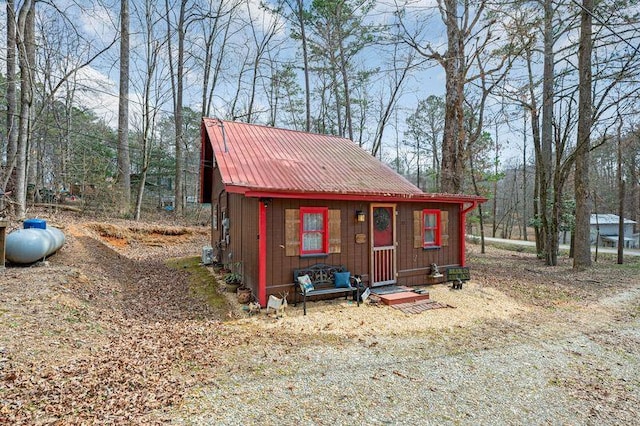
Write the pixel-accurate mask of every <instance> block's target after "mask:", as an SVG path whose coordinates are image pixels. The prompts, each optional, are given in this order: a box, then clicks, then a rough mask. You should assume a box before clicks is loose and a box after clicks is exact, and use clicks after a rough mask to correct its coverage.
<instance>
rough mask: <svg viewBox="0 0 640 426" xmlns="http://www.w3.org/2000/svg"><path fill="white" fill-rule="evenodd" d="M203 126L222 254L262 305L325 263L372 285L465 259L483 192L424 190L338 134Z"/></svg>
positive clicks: (205, 177)
mask: <svg viewBox="0 0 640 426" xmlns="http://www.w3.org/2000/svg"><path fill="white" fill-rule="evenodd" d="M201 135H202V150H201V170H200V179H201V186H200V188H201V193H200V198H201V200H200V201H201V202H206V203H211V215H212V221H211V224H212V225H211V242H212V247H214V257H215V258H216V259H217V261H218V262H221V263H223V264H233V263H237V262H240V265H241V273H242V275H243V277H244V282H245V284H246V285H247V286H249V287H250V288H251V289H252V291H253V293H254V295H256V297H257V298H258V301H259V302H260V304H261V305H262V306H265V305H266V301H267V298H268V296H269V295H270V294H273V295H279V294H281V293H283V292H285V291H286V292H289V294H292V293H293V291H294V285H293V270H294V269H297V268H304V267H308V266H311V265H313V264H316V263H325V264H330V265H343V266H345V267H346V268H347V269H348V270H349V271H350V272H351V273H352V274H358V275H361V276H362V279H363V283H364V284H365V285H367V286H382V285H387V284H394V283H397V284H403V285H410V286H411V285H422V284H428V283H433V282H434V281H433V278H430V277H429V274H430V271H431V264H436V265H438V267H439V268H440V267H442V268H446V267H448V266H464V265H465V240H464V230H465V216H466V214H467V213H468V212H469V211H470V210H472V209H473V208H475V207H476V206H477V205H478V203H480V202H483V201H485V200H484V199H483V198H481V197H476V196H468V195H460V194H455V195H454V194H429V193H424V192H422V191H421V190H420V189H419V188H417V187H416V186H414V185H413V184H411V183H410V182H409V181H408V180H406V179H405V178H403V177H402V176H400V175H398V174H397V173H396V172H394V171H393V170H392V169H391V168H390V167H388V166H386V165H385V164H383V163H382V162H380V161H379V160H377V159H376V158H374V157H373V156H371V154H369V153H368V152H366V151H365V150H363V149H362V148H360V147H358V145H356V144H355V143H353V142H352V141H350V140H348V139H344V138H340V137H337V136H331V135H319V134H310V133H304V132H299V131H293V130H286V129H278V128H273V127H266V126H261V125H255V124H246V123H238V122H231V121H223V120H219V119H212V118H204V119H203V121H202V133H201Z"/></svg>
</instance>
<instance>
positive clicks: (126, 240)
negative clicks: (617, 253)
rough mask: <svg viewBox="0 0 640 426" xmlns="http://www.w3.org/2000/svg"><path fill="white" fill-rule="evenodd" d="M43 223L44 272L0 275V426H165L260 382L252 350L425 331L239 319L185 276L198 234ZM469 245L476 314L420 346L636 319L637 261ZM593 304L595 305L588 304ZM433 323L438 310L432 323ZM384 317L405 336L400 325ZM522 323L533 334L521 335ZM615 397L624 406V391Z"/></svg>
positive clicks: (454, 346)
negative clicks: (58, 243)
mask: <svg viewBox="0 0 640 426" xmlns="http://www.w3.org/2000/svg"><path fill="white" fill-rule="evenodd" d="M49 224H51V225H53V226H56V227H59V228H60V229H62V230H63V231H64V232H65V235H66V237H67V242H66V244H65V246H64V247H63V248H62V249H61V250H60V251H59V253H57V254H56V255H54V256H52V257H51V258H50V259H49V261H48V262H47V264H45V265H40V266H29V267H15V266H9V267H8V268H7V269H6V270H5V272H4V273H3V275H1V276H0V424H2V423H6V424H157V423H161V422H165V421H171V420H175V419H176V416H178V417H180V416H184V415H185V414H184V413H189V412H190V410H192V409H193V407H192V405H191V403H190V402H189V401H193V395H194V394H195V393H197V390H198V389H204V388H208V387H211V388H215V387H216V386H218V385H217V384H216V381H217V380H220V378H221V377H227V376H233V375H234V374H236V373H238V374H243V375H247V374H248V375H249V376H252V375H253V374H255V380H259V378H260V376H261V374H262V375H264V373H259V372H258V371H257V370H255V369H256V368H258V367H256V366H255V365H253V366H252V365H250V364H247V363H245V362H243V361H244V360H245V359H246V358H247V356H248V355H247V354H251V356H254V355H256V353H255V351H256V349H255V348H259V349H258V350H257V351H258V352H257V354H258V355H259V356H261V357H263V358H264V359H265V360H267V361H268V360H272V361H270V362H273V363H276V362H277V358H278V357H279V356H280V357H282V356H284V357H287V356H288V355H287V354H289V353H290V351H291V350H292V349H290V348H292V347H296V351H299V350H303V349H304V348H306V347H323V348H325V349H326V350H329V348H332V347H334V346H336V345H339V346H340V347H341V348H343V347H344V345H348V344H354V345H362V344H365V345H367V347H375V346H376V345H377V344H378V342H380V341H384V342H385V345H387V346H386V347H387V348H389V349H388V350H392V349H391V348H392V347H393V345H394V344H396V343H397V344H400V343H399V342H400V341H401V339H402V336H403V335H405V334H406V335H407V336H409V335H416V333H418V334H420V333H424V330H422V331H419V330H411V329H408V328H407V329H406V330H405V329H402V328H401V327H400V326H398V327H396V328H395V329H394V331H393V332H391V331H389V332H387V331H385V329H384V327H382V325H381V326H380V327H378V328H375V327H371V328H370V329H369V331H368V332H367V333H368V334H354V333H353V332H352V331H350V330H352V329H353V328H354V324H357V325H358V327H357V328H359V329H363V328H364V327H363V326H364V325H365V324H366V323H367V315H369V316H370V312H371V309H375V308H368V309H370V310H369V311H366V310H364V309H361V310H349V315H362V318H355V319H353V318H351V317H349V318H350V322H348V323H347V322H346V321H345V322H344V323H345V326H346V327H348V329H346V331H345V333H344V334H339V333H338V334H335V333H334V332H335V330H334V329H335V328H340V327H341V326H342V325H340V324H338V325H336V324H335V322H336V321H335V319H336V318H340V317H339V315H341V314H342V311H345V310H348V309H344V308H343V307H342V306H341V305H331V304H327V305H325V304H324V303H314V306H313V307H312V308H311V309H312V310H313V312H311V313H310V315H309V316H308V317H307V318H305V319H304V321H305V322H302V319H301V318H302V317H301V316H300V315H299V312H298V311H296V310H293V309H292V311H291V317H290V318H289V319H285V320H275V319H269V318H268V317H265V316H264V314H261V316H259V317H257V318H250V319H249V318H246V319H243V317H244V316H245V314H243V312H242V310H240V309H239V308H238V306H237V305H234V304H232V303H229V302H228V299H226V298H225V297H223V295H222V294H220V293H219V291H218V290H219V289H218V286H217V284H216V283H215V282H214V280H213V279H210V280H204V281H203V280H202V279H200V281H198V279H197V276H198V274H199V273H198V272H195V271H196V270H197V269H198V266H197V261H196V262H195V265H194V261H193V257H194V256H198V255H199V253H200V250H201V248H202V247H203V246H204V245H207V243H208V238H209V237H208V235H209V234H208V231H209V230H208V228H207V227H200V226H173V225H160V224H138V223H131V222H124V221H122V222H118V221H109V222H96V221H93V222H87V221H82V220H78V219H74V218H59V217H58V218H57V217H50V218H49ZM470 250H471V253H470V262H469V263H470V266H471V267H472V271H473V277H474V281H476V282H477V286H478V288H477V294H480V295H482V296H483V302H485V303H486V307H485V308H483V309H486V311H487V312H488V314H487V316H486V318H484V319H483V317H478V316H476V317H473V321H472V322H468V323H466V324H468V326H465V327H459V328H456V329H449V328H444V327H442V328H441V329H440V330H439V331H434V330H435V328H433V327H436V326H435V325H434V324H431V327H432V329H431V331H430V332H429V333H428V334H427V333H424V336H423V337H424V339H425V341H429V342H430V344H431V345H432V346H431V348H432V351H433V353H442V354H443V355H446V354H454V353H460V352H464V351H465V350H477V349H478V348H485V347H488V346H493V347H499V345H500V342H501V341H504V340H508V339H512V338H513V339H515V338H517V339H524V340H526V339H527V338H531V339H539V338H541V336H543V335H549V334H554V335H557V334H558V333H562V326H561V325H559V324H558V323H559V322H561V321H567V323H570V324H572V325H571V326H572V327H581V326H582V325H584V326H585V327H587V324H596V325H597V324H598V321H599V319H598V318H599V316H601V317H602V319H601V321H602V323H603V324H604V323H606V322H607V321H610V320H611V312H612V311H615V313H614V315H613V316H614V317H615V320H616V321H629V320H633V319H635V318H637V315H638V314H640V310H639V309H638V303H637V296H638V295H637V292H638V288H640V279H639V275H640V274H639V271H640V269H639V267H638V265H637V264H631V265H629V264H627V265H622V266H618V265H614V264H613V262H612V261H610V260H606V259H605V260H604V261H602V262H601V263H599V265H598V266H597V267H594V268H592V269H591V270H589V271H586V272H581V273H576V272H573V271H572V270H571V267H570V263H569V262H568V261H567V260H562V262H563V264H562V265H561V266H559V267H555V268H549V267H546V266H543V265H542V264H541V263H540V262H539V261H537V260H536V259H535V257H534V256H532V255H528V254H524V253H513V252H507V251H499V250H490V251H489V253H488V254H485V255H480V254H478V253H476V251H477V247H474V246H471V248H470ZM185 258H187V259H186V260H185ZM188 258H191V259H188ZM170 259H174V260H171V261H170ZM175 259H182V260H175ZM200 269H203V268H202V267H200ZM205 269H206V268H205ZM207 273H209V271H207ZM194 278H195V280H194ZM462 294H463V293H460V295H461V296H460V297H462ZM506 298H508V299H509V300H511V301H513V303H514V304H517V305H518V306H520V307H522V309H515V310H511V311H508V312H507V313H506V314H504V315H502V316H492V315H490V311H491V310H492V309H493V310H495V311H496V312H498V311H501V309H502V310H503V311H504V309H503V308H504V306H501V301H502V303H503V304H504V301H505V300H507V299H506ZM492 303H493V304H492ZM607 303H608V304H609V305H607ZM594 304H598V307H597V309H591V306H592V305H594ZM325 306H326V307H327V309H328V310H331V309H333V310H332V311H331V313H330V315H331V316H332V319H327V318H325V317H323V316H321V314H320V312H319V311H321V310H322V309H323V308H324V307H325ZM336 306H337V307H336ZM607 306H609V308H607ZM621 307H623V308H621ZM348 308H350V307H348ZM465 309H466V308H465V307H464V306H462V305H461V306H460V308H459V310H458V311H456V310H451V311H450V312H449V313H446V315H450V316H453V317H455V316H456V315H460V316H464V315H466V314H465V312H464V310H465ZM469 310H470V309H469ZM392 311H393V312H392ZM314 315H316V316H314ZM375 315H376V317H378V318H381V321H383V322H384V321H386V322H387V323H389V322H390V321H391V318H394V317H393V316H394V315H396V316H397V315H398V314H397V312H395V310H389V309H387V310H383V309H381V308H380V309H377V310H376V311H375ZM385 315H388V316H387V317H386V320H385ZM420 315H429V314H420ZM438 315H439V316H440V317H443V315H445V314H443V313H437V314H434V315H433V316H432V317H431V318H436V317H437V316H438ZM238 318H240V320H238ZM397 318H400V321H402V322H403V323H406V327H409V326H411V324H412V323H411V321H409V320H407V321H403V320H402V319H401V317H397ZM423 318H428V317H423ZM247 321H249V322H247ZM381 324H382V323H381ZM533 327H538V329H537V330H538V331H536V332H535V333H533V332H531V330H532V329H533ZM540 327H541V328H540ZM372 330H373V331H372ZM541 330H543V331H541ZM589 330H591V331H589V332H593V330H592V329H589ZM376 333H377V334H379V336H378V335H376ZM385 334H386V335H385ZM420 335H421V336H422V334H420ZM336 336H342V337H336ZM345 336H346V340H345V339H343V337H345ZM598 336H600V337H599V338H601V339H605V338H611V337H610V336H609V337H607V336H606V335H599V334H598ZM594 338H595V337H594ZM338 342H339V343H338ZM349 342H350V343H349ZM394 342H395V343H394ZM609 343H610V344H612V345H616V344H618V345H631V346H632V348H631V349H630V352H631V353H636V354H637V348H634V347H633V346H634V344H635V343H637V342H635V341H634V340H633V339H622V338H617V340H616V341H613V342H609ZM323 350H324V349H323ZM261 354H263V355H261ZM558 381H559V383H560V385H561V386H567V387H572V389H575V393H576V398H600V400H602V399H603V398H605V397H604V396H602V395H599V396H598V395H595V396H594V392H593V389H594V388H597V387H598V386H604V385H603V383H606V380H605V379H602V381H598V380H597V377H594V378H593V379H592V380H591V381H590V382H585V383H582V382H580V381H579V380H578V382H579V383H578V384H576V381H577V379H576V378H575V377H574V376H572V375H566V376H565V375H559V377H558ZM614 385H615V386H622V385H620V384H611V386H612V387H613V390H611V391H610V392H618V394H624V392H626V390H625V389H627V388H625V387H624V386H622V388H620V389H617V390H616V388H615V386H614ZM636 388H637V387H635V385H634V387H632V391H633V392H635V390H636ZM596 394H597V393H596ZM632 396H633V395H632ZM628 400H629V401H631V402H633V401H637V396H636V399H635V400H634V399H633V398H631V399H628ZM220 402H221V403H224V401H220ZM601 405H602V404H601ZM604 405H605V408H606V401H605V403H604ZM201 410H204V411H206V408H202V409H201ZM186 415H187V416H188V414H186Z"/></svg>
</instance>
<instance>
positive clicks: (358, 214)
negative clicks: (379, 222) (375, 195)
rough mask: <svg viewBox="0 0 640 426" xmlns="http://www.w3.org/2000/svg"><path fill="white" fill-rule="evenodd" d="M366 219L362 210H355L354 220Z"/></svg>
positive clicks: (362, 220)
mask: <svg viewBox="0 0 640 426" xmlns="http://www.w3.org/2000/svg"><path fill="white" fill-rule="evenodd" d="M365 220H366V216H365V214H364V212H363V211H362V210H356V221H357V222H364V221H365Z"/></svg>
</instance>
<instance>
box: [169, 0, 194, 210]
mask: <svg viewBox="0 0 640 426" xmlns="http://www.w3.org/2000/svg"><path fill="white" fill-rule="evenodd" d="M187 1H188V0H181V2H180V12H179V17H178V25H177V27H176V33H177V34H178V59H177V64H176V66H175V67H174V66H173V59H172V58H173V49H172V44H171V38H172V37H171V35H172V34H171V33H172V32H171V16H170V10H171V9H170V7H169V2H168V1H165V9H166V13H167V17H166V19H167V40H168V42H167V48H168V55H169V68H170V72H171V88H172V92H173V120H174V121H173V123H174V129H175V133H176V134H175V138H176V139H175V151H176V152H175V155H176V167H175V188H174V197H175V202H174V206H175V213H176V215H178V216H180V215H182V212H183V204H184V189H183V185H184V177H183V173H184V158H183V151H184V129H183V127H184V125H183V123H184V119H183V111H182V97H183V92H184V75H183V74H184V38H185V32H186V29H185V13H186V7H187Z"/></svg>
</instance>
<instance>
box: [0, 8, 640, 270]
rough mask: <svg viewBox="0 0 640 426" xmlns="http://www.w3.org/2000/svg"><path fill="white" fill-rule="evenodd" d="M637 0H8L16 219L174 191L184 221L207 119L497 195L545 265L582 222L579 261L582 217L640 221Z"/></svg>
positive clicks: (7, 79) (491, 227)
mask: <svg viewBox="0 0 640 426" xmlns="http://www.w3.org/2000/svg"><path fill="white" fill-rule="evenodd" d="M639 11H640V8H639V6H638V4H637V2H635V1H631V0H628V1H625V0H620V1H617V0H616V1H606V2H602V1H593V0H580V1H578V0H573V1H552V0H538V1H506V0H504V1H500V0H495V1H464V0H463V1H459V0H437V1H433V2H420V1H411V0H403V1H395V2H387V1H378V2H375V1H371V0H313V1H309V0H268V1H263V2H259V1H254V0H244V1H240V0H225V1H205V0H164V1H162V2H158V1H155V0H154V1H151V0H146V1H145V0H135V1H128V0H122V1H119V2H118V1H108V0H101V1H100V0H99V1H91V2H88V1H80V0H76V1H72V0H65V1H56V2H55V3H51V2H42V1H37V0H22V1H16V0H9V1H7V2H6V19H2V22H1V23H0V25H2V26H3V31H2V33H3V34H4V35H5V38H4V40H3V50H2V51H1V52H0V61H2V62H3V63H4V66H3V67H2V72H3V73H2V74H0V90H1V91H2V92H3V96H2V109H3V110H4V111H5V112H6V113H5V114H2V120H3V123H2V127H3V129H5V131H4V132H2V134H1V136H0V143H1V148H2V170H1V172H2V173H1V176H0V178H1V181H0V185H1V187H0V189H2V190H4V192H5V196H4V197H3V200H2V201H3V205H4V208H5V214H9V215H12V216H13V217H15V218H18V219H19V218H24V217H25V215H26V213H27V209H28V206H29V205H30V203H66V204H74V203H75V204H77V205H78V206H79V207H80V208H81V209H85V210H87V211H102V212H111V213H113V214H119V215H121V216H124V217H133V218H136V219H139V218H141V217H142V216H143V215H144V214H145V211H149V210H150V209H157V208H161V207H162V206H163V205H166V204H167V203H166V201H167V200H169V201H170V200H176V202H175V203H174V210H173V211H172V213H171V214H176V215H184V214H185V212H186V211H187V208H188V206H189V205H192V204H193V202H194V201H195V200H196V199H197V196H198V169H199V164H198V162H199V144H200V133H199V124H200V119H201V117H202V116H209V117H219V118H223V119H229V120H239V121H245V122H251V123H259V124H264V125H268V126H278V127H285V128H291V129H297V130H303V131H311V132H317V133H330V134H335V135H340V136H344V137H347V138H349V139H351V140H353V142H354V143H356V144H358V145H359V146H361V147H363V148H364V149H366V150H368V151H370V152H371V154H372V155H374V156H376V157H378V158H380V159H381V160H382V161H385V162H386V163H388V164H389V165H390V166H391V167H393V168H394V169H395V170H397V171H398V172H399V173H401V174H403V175H405V176H407V177H408V178H409V179H410V180H412V181H413V182H415V183H416V184H417V185H418V186H419V187H420V188H422V189H423V190H425V191H428V192H453V193H457V192H465V193H474V194H477V195H483V196H486V197H488V198H489V199H490V201H489V202H488V203H486V204H485V205H483V206H481V208H480V209H478V211H477V212H476V219H475V220H476V221H477V223H478V226H480V227H481V228H482V231H483V233H487V234H490V235H495V236H503V237H520V238H529V237H530V236H527V234H526V231H525V230H526V229H527V227H533V229H534V230H535V235H534V237H535V238H536V243H537V245H538V246H537V248H538V252H539V253H540V255H541V257H543V258H544V259H545V261H546V262H547V263H548V264H550V265H554V264H556V262H557V255H558V237H557V236H558V233H559V232H560V231H562V230H566V229H569V230H572V231H573V232H572V235H573V236H574V238H575V239H576V241H575V250H574V256H575V266H576V267H583V266H588V265H589V264H590V257H589V256H590V253H589V245H588V237H589V235H588V231H589V229H588V217H589V214H590V213H594V212H598V213H616V214H621V215H623V216H625V217H627V218H630V219H633V220H636V221H640V183H639V177H638V175H639V171H638V169H639V162H640V128H639V125H638V109H639V108H638V107H639V104H638V94H639V90H640V81H639V78H638V77H639V72H640V52H639V51H638V46H640V27H639V25H638V24H639V21H640V15H639ZM110 79H111V80H110ZM116 80H117V81H118V83H115V81H116ZM105 111H111V112H114V113H115V111H117V119H115V118H114V117H109V116H106V115H104V112H105ZM312 164H313V161H312V159H310V168H312ZM163 200H164V201H165V203H164V204H163V203H162V201H163ZM585 220H586V221H587V222H586V225H585ZM471 222H472V223H473V220H472V221H471ZM485 222H486V223H488V225H486V226H485ZM585 238H587V240H586V241H585Z"/></svg>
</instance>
